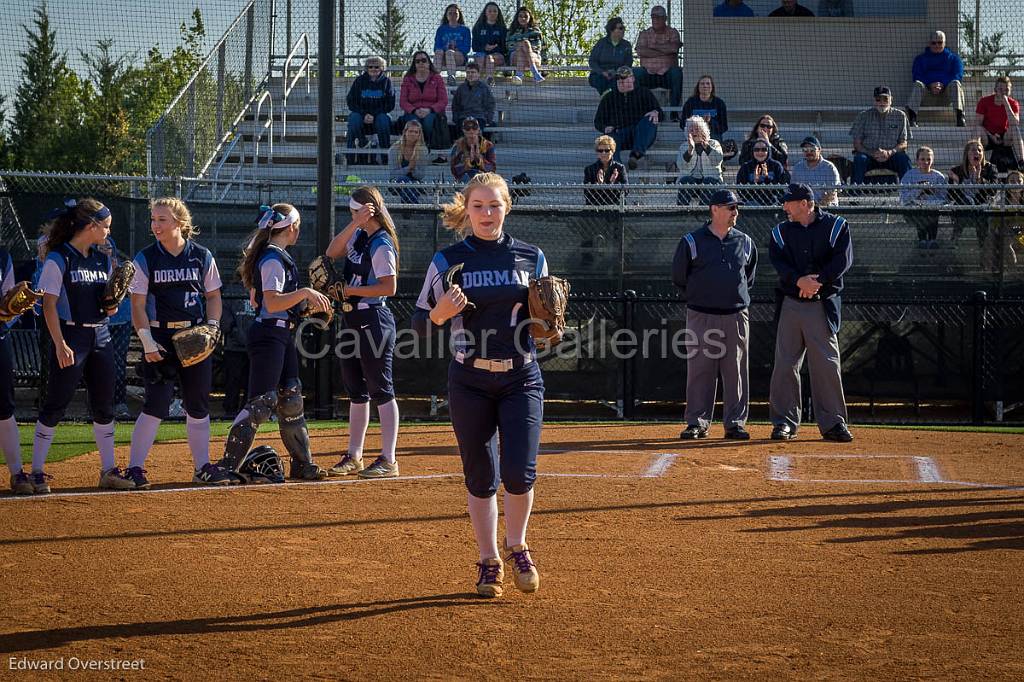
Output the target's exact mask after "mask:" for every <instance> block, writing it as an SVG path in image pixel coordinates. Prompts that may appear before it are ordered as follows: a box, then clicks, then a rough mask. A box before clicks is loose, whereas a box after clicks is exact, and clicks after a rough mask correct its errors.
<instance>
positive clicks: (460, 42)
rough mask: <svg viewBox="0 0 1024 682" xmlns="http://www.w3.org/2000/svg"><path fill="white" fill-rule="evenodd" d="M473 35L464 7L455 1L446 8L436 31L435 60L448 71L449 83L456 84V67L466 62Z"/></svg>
mask: <svg viewBox="0 0 1024 682" xmlns="http://www.w3.org/2000/svg"><path fill="white" fill-rule="evenodd" d="M472 41H473V36H472V34H471V33H470V32H469V29H468V28H466V19H465V18H464V17H463V16H462V9H461V8H460V7H459V6H458V5H456V4H455V3H454V2H453V3H452V4H450V5H448V6H447V7H445V8H444V16H443V17H441V25H440V26H438V27H437V31H436V32H435V33H434V62H435V63H437V65H438V67H439V68H440V69H441V70H442V71H447V72H448V85H451V86H453V87H454V86H455V85H458V83H457V82H456V81H455V69H457V68H458V67H460V66H462V65H463V64H465V63H466V55H467V54H469V52H470V50H471V49H472Z"/></svg>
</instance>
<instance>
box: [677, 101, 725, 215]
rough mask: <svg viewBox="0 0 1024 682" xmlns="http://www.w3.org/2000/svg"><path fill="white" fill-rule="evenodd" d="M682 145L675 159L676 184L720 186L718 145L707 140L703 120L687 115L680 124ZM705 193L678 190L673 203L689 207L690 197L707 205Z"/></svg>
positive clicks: (708, 133)
mask: <svg viewBox="0 0 1024 682" xmlns="http://www.w3.org/2000/svg"><path fill="white" fill-rule="evenodd" d="M683 124H684V128H683V130H685V131H686V142H683V143H682V144H681V145H679V154H678V156H676V168H678V169H679V177H677V178H676V183H678V184H680V185H720V184H722V161H723V160H724V156H723V154H722V145H721V144H720V143H719V142H718V140H716V139H714V138H713V137H711V130H710V129H709V128H708V124H707V121H705V120H704V119H703V118H702V117H700V116H691V117H690V118H688V119H686V120H685V121H684V122H683ZM707 195H708V193H707V192H706V191H703V192H695V191H693V190H687V189H681V190H679V192H678V194H677V197H676V201H677V202H678V204H679V205H680V206H689V205H690V201H691V200H692V199H693V198H694V197H698V198H699V199H700V201H701V203H706V202H707Z"/></svg>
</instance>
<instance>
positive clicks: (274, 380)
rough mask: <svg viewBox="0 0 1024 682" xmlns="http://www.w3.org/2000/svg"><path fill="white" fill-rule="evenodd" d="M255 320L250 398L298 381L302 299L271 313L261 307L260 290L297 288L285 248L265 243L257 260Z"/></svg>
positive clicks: (294, 269) (251, 333)
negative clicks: (297, 333) (297, 342)
mask: <svg viewBox="0 0 1024 682" xmlns="http://www.w3.org/2000/svg"><path fill="white" fill-rule="evenodd" d="M256 282H257V286H256V321H255V322H254V323H253V325H252V326H251V327H249V339H248V341H249V345H248V349H249V397H250V399H252V398H255V397H257V396H261V395H264V394H266V393H269V392H271V391H276V390H277V387H278V386H284V385H286V384H288V383H297V382H298V380H299V355H298V352H297V351H296V348H295V328H296V326H297V325H298V322H299V312H300V311H301V310H302V307H303V306H305V305H306V303H305V302H302V303H299V304H297V305H294V306H292V307H291V308H288V309H287V310H282V311H280V312H276V313H272V312H270V311H268V310H267V309H266V308H264V307H263V293H264V292H265V291H276V292H277V293H279V294H289V293H291V292H293V291H297V290H298V288H299V268H298V267H297V266H296V265H295V260H294V259H293V258H292V257H291V254H289V253H288V252H287V251H285V250H284V249H282V248H281V247H279V246H277V245H275V244H267V245H266V246H265V247H264V249H263V252H262V253H261V254H260V257H259V259H258V260H257V262H256Z"/></svg>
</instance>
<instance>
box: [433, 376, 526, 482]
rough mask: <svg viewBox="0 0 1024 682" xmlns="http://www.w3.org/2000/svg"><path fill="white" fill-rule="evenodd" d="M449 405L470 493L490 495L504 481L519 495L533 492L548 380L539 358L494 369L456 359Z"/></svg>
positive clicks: (450, 384)
mask: <svg viewBox="0 0 1024 682" xmlns="http://www.w3.org/2000/svg"><path fill="white" fill-rule="evenodd" d="M448 404H449V411H450V412H451V415H452V427H453V428H454V429H455V438H456V440H458V442H459V454H460V455H461V456H462V472H463V474H464V475H465V479H466V488H467V489H468V490H469V493H470V494H471V495H473V496H474V497H490V496H491V495H494V494H495V493H496V492H497V491H498V484H499V482H500V483H502V484H504V486H505V490H506V491H508V492H509V493H511V494H513V495H522V494H525V493H527V492H529V491H530V489H531V488H532V487H533V483H534V481H535V480H536V479H537V449H538V448H539V447H540V429H541V424H542V422H543V421H544V378H543V377H542V376H541V373H540V367H539V366H538V365H537V362H536V361H534V362H531V363H530V364H528V365H525V366H523V367H520V368H519V369H514V370H510V371H508V372H488V371H487V370H482V369H476V368H474V367H469V366H466V365H463V364H461V363H459V362H456V361H453V362H452V363H451V365H449V367H448ZM495 432H497V434H498V445H497V447H495V443H494V435H495Z"/></svg>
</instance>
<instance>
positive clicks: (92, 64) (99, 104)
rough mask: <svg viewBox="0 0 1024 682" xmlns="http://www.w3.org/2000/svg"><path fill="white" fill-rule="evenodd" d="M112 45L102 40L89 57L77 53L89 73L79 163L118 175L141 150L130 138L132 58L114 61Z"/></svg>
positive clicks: (98, 170) (89, 168)
mask: <svg viewBox="0 0 1024 682" xmlns="http://www.w3.org/2000/svg"><path fill="white" fill-rule="evenodd" d="M112 44H113V41H111V40H109V39H108V40H101V41H100V42H99V43H97V45H96V49H95V50H94V51H93V52H92V53H87V52H84V51H83V52H81V53H80V54H81V56H82V61H83V62H84V63H85V65H86V66H87V67H88V69H89V73H88V81H87V82H86V86H85V90H86V97H85V100H84V101H85V104H86V106H85V121H84V127H83V132H82V137H83V138H84V145H83V146H84V149H83V152H84V156H83V158H82V163H83V166H85V167H86V169H88V170H89V171H90V172H96V173H110V174H121V173H127V172H130V171H131V170H132V168H131V164H130V159H131V157H132V156H133V155H134V154H138V153H139V152H140V151H142V150H141V149H140V145H139V141H138V139H137V138H133V137H132V135H131V126H130V124H129V120H130V115H129V112H128V107H127V101H126V99H127V98H126V94H127V93H126V91H125V85H126V82H127V81H128V78H129V77H130V75H131V72H132V67H131V66H130V61H131V59H132V56H130V55H121V56H120V57H114V55H113V54H112V53H111V46H112Z"/></svg>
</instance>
